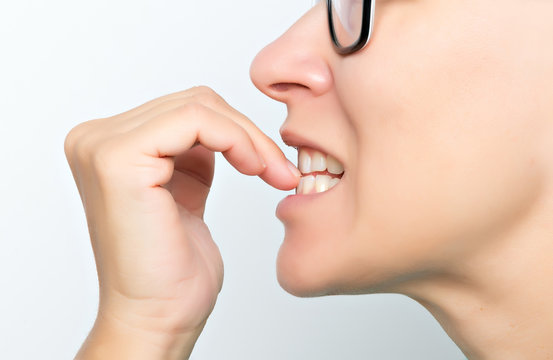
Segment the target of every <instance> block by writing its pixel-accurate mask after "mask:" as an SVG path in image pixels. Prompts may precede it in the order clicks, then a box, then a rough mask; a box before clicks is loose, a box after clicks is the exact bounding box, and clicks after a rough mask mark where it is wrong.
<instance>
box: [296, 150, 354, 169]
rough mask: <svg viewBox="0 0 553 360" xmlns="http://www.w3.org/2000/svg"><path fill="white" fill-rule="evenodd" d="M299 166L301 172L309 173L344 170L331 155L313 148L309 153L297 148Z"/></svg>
mask: <svg viewBox="0 0 553 360" xmlns="http://www.w3.org/2000/svg"><path fill="white" fill-rule="evenodd" d="M298 157H299V161H298V162H299V168H300V171H301V172H302V173H303V174H309V173H310V172H314V171H325V170H328V172H329V173H331V174H337V175H339V174H341V173H343V172H344V167H343V166H342V164H340V162H339V161H338V160H336V158H334V157H333V156H332V155H326V156H325V155H324V154H323V153H321V152H319V151H316V150H313V151H312V152H311V154H310V153H309V152H308V150H306V149H303V148H301V149H300V150H299V154H298Z"/></svg>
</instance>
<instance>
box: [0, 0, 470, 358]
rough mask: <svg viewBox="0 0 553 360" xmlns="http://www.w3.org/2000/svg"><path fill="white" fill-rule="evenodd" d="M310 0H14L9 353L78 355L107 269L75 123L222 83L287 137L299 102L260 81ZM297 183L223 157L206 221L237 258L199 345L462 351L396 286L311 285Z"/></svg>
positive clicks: (7, 5)
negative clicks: (264, 60)
mask: <svg viewBox="0 0 553 360" xmlns="http://www.w3.org/2000/svg"><path fill="white" fill-rule="evenodd" d="M311 3H312V1H311V0H281V1H274V0H236V1H228V0H226V1H225V0H210V1H207V0H201V1H199V0H179V1H176V0H134V1H122V0H121V1H113V0H95V1H74V0H71V1H69V0H46V1H45V0H34V1H30V0H18V1H11V2H8V1H3V2H2V3H1V4H0V150H1V154H2V159H3V160H2V165H1V167H2V173H1V174H2V176H1V178H0V179H1V180H0V200H1V202H0V289H1V297H0V305H1V306H0V315H1V319H0V358H2V359H10V360H15V359H72V358H73V356H74V355H75V353H76V352H77V350H78V348H79V347H80V345H81V343H82V342H83V340H84V339H85V337H86V335H87V333H88V331H89V329H90V327H91V326H92V324H93V321H94V319H95V315H96V309H97V305H98V284H97V277H96V268H95V263H94V258H93V254H92V249H91V247H90V243H89V239H88V231H87V226H86V221H85V217H84V212H83V208H82V205H81V202H80V198H79V195H78V192H77V189H76V187H75V185H74V183H73V178H72V177H71V173H70V170H69V167H68V166H67V164H66V162H65V156H64V153H63V141H64V138H65V135H66V134H67V132H68V131H69V130H70V129H71V128H72V127H73V126H75V125H76V124H78V123H80V122H83V121H86V120H89V119H93V118H98V117H103V116H108V115H114V114H117V113H120V112H123V111H126V110H128V109H130V108H133V107H135V106H138V105H140V104H142V103H144V102H146V101H148V100H150V99H153V98H156V97H159V96H162V95H165V94H168V93H171V92H175V91H179V90H183V89H186V88H189V87H191V86H194V85H208V86H211V87H212V88H214V89H215V90H216V91H217V92H219V93H220V94H221V95H222V96H223V97H224V98H225V99H226V100H227V101H228V102H229V103H230V104H231V105H232V106H234V107H236V108H237V109H238V110H240V111H241V112H243V113H244V114H246V115H247V116H249V117H250V118H251V119H252V120H253V121H255V122H256V123H257V124H258V126H259V127H260V128H261V129H262V130H263V131H265V132H266V133H267V134H269V135H270V136H271V137H272V138H273V139H274V140H275V141H277V143H278V144H279V145H281V146H282V147H283V150H284V151H285V153H286V154H287V156H288V157H289V158H290V159H292V160H293V161H295V157H296V152H295V150H294V149H286V148H284V145H283V143H282V142H281V141H280V138H279V136H278V128H279V127H280V124H281V123H282V121H283V120H284V118H285V116H286V109H285V106H284V105H282V104H279V103H276V102H274V101H272V100H270V99H269V98H267V97H265V96H264V95H263V94H261V93H260V92H259V91H257V90H256V89H255V87H254V86H253V85H252V84H251V82H250V80H249V66H250V62H251V60H252V59H253V57H254V56H255V54H256V53H257V52H258V51H259V50H260V49H261V48H262V47H263V46H265V45H266V44H268V43H269V42H270V41H272V40H274V39H275V38H276V37H278V36H279V35H280V34H281V33H282V32H284V31H285V30H286V29H287V28H288V27H289V26H290V25H292V24H293V22H294V21H295V20H296V19H298V18H299V17H300V16H301V15H302V14H303V13H304V12H305V11H307V10H308V9H309V7H310V6H311ZM286 195H287V194H286V193H285V192H282V191H278V190H275V189H273V188H271V187H269V186H268V185H266V184H265V183H264V182H263V181H261V180H260V179H258V178H254V177H246V176H244V175H241V174H239V173H237V172H236V171H235V170H234V169H233V168H232V167H231V166H229V165H228V164H227V163H226V162H225V160H224V158H223V157H222V156H219V155H218V156H217V167H216V177H215V181H214V184H213V189H212V193H211V195H210V198H209V201H208V210H207V212H206V222H207V224H208V225H209V226H210V229H211V231H212V234H213V237H214V239H215V240H216V242H217V243H218V245H219V247H220V249H221V253H222V255H223V259H224V261H225V283H224V286H223V291H222V293H221V294H220V297H219V300H218V303H217V306H216V308H215V310H214V312H213V314H212V316H211V318H210V320H209V321H208V324H207V326H206V328H205V331H204V333H203V334H202V336H201V337H200V339H199V341H198V343H197V344H196V348H195V350H194V353H193V355H192V359H198V360H220V359H230V360H234V359H236V360H238V359H240V360H242V359H246V360H247V359H265V360H270V359H275V360H276V359H278V360H283V359H308V360H310V359H313V360H325V359H329V360H330V359H333V360H334V359H382V360H394V359H409V360H415V359H421V360H423V359H424V360H433V359H436V360H437V359H440V360H443V359H453V360H457V359H463V358H464V356H463V355H462V353H461V352H460V351H459V350H458V349H457V347H456V346H455V344H454V343H453V342H452V341H451V340H450V339H449V337H448V336H447V335H446V333H445V332H444V331H443V330H442V329H441V327H440V326H439V324H438V323H437V322H436V320H434V318H433V317H432V316H431V315H430V314H429V313H428V312H427V311H426V310H425V309H424V308H423V307H422V306H420V305H419V304H417V303H416V302H414V301H412V300H410V299H409V298H407V297H405V296H400V295H393V294H379V295H365V296H337V297H325V298H316V299H299V298H295V297H293V296H291V295H289V294H287V293H286V292H285V291H284V290H282V289H281V288H280V287H279V285H278V283H277V280H276V274H275V260H276V255H277V251H278V248H279V245H280V242H281V240H282V238H283V233H284V231H283V227H282V225H281V223H280V222H279V221H278V219H276V217H275V216H274V211H275V207H276V204H277V203H278V201H280V200H281V199H282V198H284V197H285V196H286Z"/></svg>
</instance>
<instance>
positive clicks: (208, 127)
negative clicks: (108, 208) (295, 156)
mask: <svg viewBox="0 0 553 360" xmlns="http://www.w3.org/2000/svg"><path fill="white" fill-rule="evenodd" d="M121 142H122V143H124V144H125V146H128V147H129V148H133V149H136V150H138V151H139V152H140V153H142V154H144V155H147V156H148V157H152V158H163V157H174V156H177V155H180V154H183V153H184V152H186V151H187V150H189V149H190V148H192V147H193V146H194V145H195V144H198V143H199V144H201V145H202V146H203V147H205V148H207V149H209V150H211V151H218V152H222V153H223V154H224V155H225V157H226V158H227V160H228V161H229V162H230V163H231V164H232V165H233V166H234V167H235V168H236V169H237V170H238V171H240V172H241V173H243V174H247V175H259V174H261V173H263V172H264V170H265V166H264V163H263V161H262V159H261V158H260V156H259V155H258V153H257V150H256V149H255V146H254V145H253V142H252V140H251V138H250V136H249V135H248V133H247V132H246V131H245V130H244V129H243V128H242V127H241V126H240V125H238V124H236V123H235V122H234V121H232V120H231V119H228V118H227V117H225V116H223V115H221V114H219V113H218V112H216V111H214V110H212V109H210V108H208V107H206V106H203V105H200V104H198V103H189V104H185V105H183V106H181V107H178V108H176V109H173V110H170V111H168V112H166V113H163V114H161V115H159V116H157V117H156V118H154V119H151V120H150V121H148V122H145V123H143V124H142V125H140V126H138V127H137V128H135V129H133V130H132V131H129V132H128V133H126V134H125V135H124V137H123V138H122V139H121ZM169 175H170V174H167V173H165V174H160V177H159V178H158V179H157V180H156V182H157V183H156V184H151V186H155V185H163V184H165V183H166V182H167V181H168V176H169Z"/></svg>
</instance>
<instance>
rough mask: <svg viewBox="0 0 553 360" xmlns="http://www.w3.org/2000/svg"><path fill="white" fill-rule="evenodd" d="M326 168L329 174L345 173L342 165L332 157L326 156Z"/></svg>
mask: <svg viewBox="0 0 553 360" xmlns="http://www.w3.org/2000/svg"><path fill="white" fill-rule="evenodd" d="M326 166H327V167H328V172H329V173H331V174H341V173H343V172H344V167H343V166H342V164H340V162H339V161H338V160H336V158H335V157H333V156H332V155H327V156H326Z"/></svg>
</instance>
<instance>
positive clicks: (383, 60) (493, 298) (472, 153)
mask: <svg viewBox="0 0 553 360" xmlns="http://www.w3.org/2000/svg"><path fill="white" fill-rule="evenodd" d="M376 1H377V2H376V13H375V23H374V28H373V34H372V38H371V41H370V43H369V44H368V46H367V47H365V48H364V49H363V50H362V51H360V52H358V53H356V54H353V55H349V56H346V57H342V56H340V55H338V54H337V53H336V52H335V51H334V49H333V47H332V44H331V42H330V39H329V36H328V29H327V23H326V18H325V16H326V8H325V4H324V3H319V4H318V5H316V6H315V7H314V8H313V9H311V10H310V11H309V12H308V13H306V14H305V16H303V17H302V18H301V19H299V20H298V22H297V23H296V24H294V25H293V26H292V27H291V28H290V29H289V30H288V31H287V32H286V33H284V34H283V35H282V36H281V37H280V38H278V39H277V40H276V41H274V42H273V43H271V44H270V45H268V46H267V47H266V48H265V49H263V50H262V51H261V52H260V53H259V54H258V56H257V57H256V58H255V60H254V62H253V64H252V67H251V77H252V80H253V82H254V84H255V85H256V86H257V87H258V88H259V89H260V90H261V91H263V92H264V93H265V94H267V95H268V96H270V97H272V98H274V99H276V100H277V101H280V102H283V103H285V104H286V105H287V108H288V116H287V118H286V120H285V122H284V124H283V125H282V128H281V134H282V136H283V139H284V140H285V141H286V142H287V143H289V144H290V145H292V146H308V147H310V148H315V149H318V150H321V151H323V152H325V153H328V154H331V155H333V156H335V157H336V158H337V159H339V160H340V161H341V162H342V163H343V165H344V168H345V173H344V177H343V178H342V180H341V182H340V184H339V185H337V186H336V187H335V188H333V189H332V190H331V191H329V192H328V193H324V194H321V195H320V196H316V197H303V198H302V197H299V196H296V197H295V198H294V199H292V201H289V200H290V199H288V200H286V201H284V202H282V203H281V204H280V205H279V208H278V209H277V216H278V217H279V219H280V220H281V221H282V222H283V223H284V225H285V227H286V235H285V239H284V241H283V243H282V246H281V249H280V251H279V254H278V262H277V270H278V279H279V282H280V284H281V285H282V287H283V288H284V289H285V290H286V291H288V292H290V293H292V294H294V295H297V296H321V295H330V294H343V293H346V294H357V293H383V292H390V293H398V294H404V295H407V296H409V297H411V298H413V299H414V300H416V301H418V302H419V303H421V304H422V305H423V306H425V307H426V308H427V309H428V310H429V311H430V312H431V313H432V315H434V316H435V317H436V319H437V320H438V321H439V322H440V324H441V325H442V326H443V328H444V330H445V331H446V332H447V333H448V335H449V336H450V337H451V338H452V339H453V340H454V341H455V343H456V344H457V345H458V346H459V347H460V348H461V350H462V351H463V352H464V354H465V355H466V356H467V357H468V358H469V359H471V360H473V359H474V360H476V359H523V358H524V359H548V358H552V359H553V345H551V344H552V342H551V339H553V325H552V324H553V312H552V311H551V305H550V304H552V303H553V286H552V285H551V284H552V281H551V279H553V267H552V266H551V254H553V241H551V239H552V235H551V234H552V232H553V221H552V220H553V219H552V216H551V214H552V213H553V190H552V185H553V174H552V173H553V159H552V156H551V155H550V154H552V153H553V152H552V150H553V149H552V148H553V145H552V144H553V139H552V138H551V137H552V136H553V135H551V134H553V121H552V120H553V102H552V101H551V99H553V85H552V84H553V81H551V80H553V66H551V64H553V47H552V46H549V45H550V44H551V40H550V39H551V38H552V35H553V23H552V22H551V21H550V14H552V13H553V2H551V1H546V0H529V1H527V2H523V3H522V2H520V1H514V0H505V1H499V0H486V1H482V0H480V1H477V0H466V1H461V0H451V1H438V0H426V1H424V0H421V1H406V0H376ZM222 132H224V133H225V134H226V133H227V132H228V133H231V134H234V135H232V136H228V137H224V138H222V137H221V136H217V134H220V133H222ZM196 143H199V144H201V146H195V147H194V146H193V145H194V144H196ZM65 149H66V155H67V158H68V161H69V163H70V165H71V169H72V171H73V175H74V177H75V179H76V183H77V186H78V187H79V191H80V194H81V197H82V199H83V203H84V205H85V210H86V213H87V219H88V223H89V229H90V233H91V241H92V246H93V249H94V253H95V257H96V262H97V267H98V274H99V281H100V308H99V313H98V319H97V321H96V323H95V325H94V328H93V329H92V331H91V333H90V335H89V338H88V339H87V341H85V344H83V347H82V348H81V351H80V352H79V354H78V355H77V358H80V359H95V358H96V357H98V358H103V359H105V358H107V357H106V356H108V355H105V354H114V353H118V354H120V356H129V357H132V358H136V359H140V358H145V359H146V358H148V359H156V358H160V359H161V358H163V359H169V358H175V359H176V358H179V359H180V358H187V357H188V356H189V354H190V352H191V350H192V347H193V345H194V342H195V340H196V339H197V337H198V336H199V334H200V332H201V329H202V328H203V324H205V321H206V319H207V317H208V316H209V314H210V312H211V310H212V308H213V305H214V304H215V300H216V297H217V293H218V291H219V290H220V286H221V282H222V274H223V270H222V262H221V259H220V255H219V253H218V250H217V248H216V245H215V244H214V243H213V242H212V240H211V238H210V236H209V231H208V229H207V228H206V227H205V224H204V223H203V221H202V216H203V211H204V208H203V206H204V204H205V197H206V196H207V193H208V190H209V185H210V184H211V178H212V176H213V154H212V151H223V153H224V154H225V156H226V157H227V159H228V160H229V161H230V162H231V164H233V165H234V166H235V167H236V168H237V169H238V170H239V171H241V172H243V173H245V174H249V175H260V176H261V177H262V178H263V179H264V180H265V181H267V182H268V183H269V184H270V185H272V186H275V187H277V188H280V189H291V188H293V187H295V186H296V185H297V181H298V178H297V174H294V172H293V169H292V170H290V168H289V166H288V165H287V163H286V160H285V159H284V157H283V155H282V153H281V152H280V150H279V149H278V148H277V147H276V145H275V144H274V143H273V142H272V141H271V140H270V139H268V138H267V137H266V136H265V135H263V134H262V133H261V132H260V131H259V130H258V129H257V128H256V127H255V126H254V125H253V124H252V123H251V122H250V121H249V120H248V119H246V118H245V117H244V116H243V115H241V114H239V113H238V112H237V111H236V110H234V109H232V108H230V106H228V104H226V103H225V102H224V101H223V100H222V99H221V98H220V97H218V96H217V95H216V94H214V93H213V92H212V91H211V90H209V89H207V88H194V89H191V90H188V91H184V92H182V93H177V94H173V95H169V96H168V97H164V98H160V99H158V100H155V101H153V102H151V103H148V104H145V105H143V106H142V107H139V108H137V109H134V110H131V111H130V112H128V113H125V114H120V115H117V116H114V117H111V118H107V119H98V120H93V121H90V122H87V123H84V124H81V125H79V126H77V127H76V128H75V129H73V130H72V131H71V132H70V133H69V134H68V137H67V139H66V144H65ZM161 155H166V156H168V157H162V156H161ZM257 155H260V156H261V157H262V158H263V160H264V163H265V166H263V164H262V163H261V162H260V161H259V160H258V157H257ZM119 214H125V216H120V215H119ZM321 219H332V221H321ZM159 234H164V235H165V236H163V237H160V236H159ZM137 244H139V245H141V246H137ZM160 244H162V245H163V246H160ZM129 252H131V253H132V254H133V256H132V258H129V257H128V253H129ZM151 284H156V286H151ZM191 294H194V295H191ZM123 333H124V334H125V336H123V335H122V334H123ZM129 334H131V335H129ZM133 351H134V353H133ZM102 354H103V355H102ZM119 358H121V357H119Z"/></svg>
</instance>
